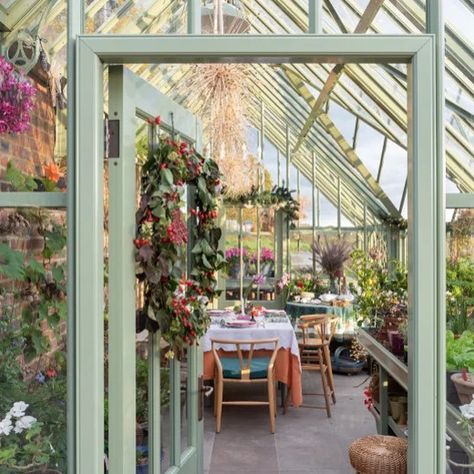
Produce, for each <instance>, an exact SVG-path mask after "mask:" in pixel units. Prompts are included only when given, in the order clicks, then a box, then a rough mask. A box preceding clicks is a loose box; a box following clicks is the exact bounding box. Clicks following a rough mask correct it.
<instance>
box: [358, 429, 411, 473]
mask: <svg viewBox="0 0 474 474" xmlns="http://www.w3.org/2000/svg"><path fill="white" fill-rule="evenodd" d="M407 451H408V443H407V441H406V440H404V439H401V438H396V437H394V436H381V435H374V436H364V437H363V438H359V439H356V440H355V441H354V442H353V443H352V444H351V445H350V447H349V459H350V461H351V466H352V467H353V468H354V469H355V470H356V472H357V473H359V474H406V473H407Z"/></svg>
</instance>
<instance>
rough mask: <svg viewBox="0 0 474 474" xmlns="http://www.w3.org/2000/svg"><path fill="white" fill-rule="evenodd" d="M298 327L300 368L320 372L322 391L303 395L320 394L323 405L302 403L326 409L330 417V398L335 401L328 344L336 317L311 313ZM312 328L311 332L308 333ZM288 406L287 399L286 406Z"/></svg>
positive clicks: (303, 317)
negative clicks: (300, 333)
mask: <svg viewBox="0 0 474 474" xmlns="http://www.w3.org/2000/svg"><path fill="white" fill-rule="evenodd" d="M300 321H301V322H300V324H299V325H298V327H299V328H300V329H301V331H302V337H301V338H300V339H299V340H298V347H299V351H300V359H301V369H302V370H304V371H317V372H320V374H321V382H322V388H323V393H322V394H321V393H307V392H306V393H305V392H303V395H322V396H323V397H324V401H325V406H324V407H322V406H313V405H303V407H308V408H321V409H326V414H327V416H328V418H330V417H331V398H332V401H333V403H336V392H335V387H334V377H333V374H332V364H331V354H330V351H329V344H330V342H331V340H332V337H333V336H334V334H335V332H336V328H337V321H338V318H334V317H331V316H329V315H327V314H312V315H306V316H302V317H301V318H300ZM310 329H313V331H314V332H313V333H312V334H311V333H310ZM287 406H288V399H287V401H286V407H287Z"/></svg>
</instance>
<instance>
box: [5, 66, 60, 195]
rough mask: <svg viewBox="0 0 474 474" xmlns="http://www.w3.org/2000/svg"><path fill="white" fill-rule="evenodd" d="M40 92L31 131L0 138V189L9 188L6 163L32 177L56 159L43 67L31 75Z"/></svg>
mask: <svg viewBox="0 0 474 474" xmlns="http://www.w3.org/2000/svg"><path fill="white" fill-rule="evenodd" d="M30 80H31V82H32V83H33V84H34V85H35V87H36V89H37V93H36V98H35V106H34V108H33V110H32V112H31V124H30V128H29V130H27V131H26V132H24V133H21V134H18V135H7V134H2V135H0V190H1V191H4V190H7V189H8V186H7V185H6V183H5V181H4V180H3V176H4V173H5V169H6V166H7V163H8V162H9V161H13V162H14V163H15V166H16V167H17V168H19V169H20V170H22V171H24V172H26V173H29V174H32V175H33V176H43V174H44V173H43V166H44V164H46V163H51V162H52V161H53V159H54V144H55V120H56V115H55V111H54V108H53V103H52V99H51V94H50V90H49V86H48V77H47V75H46V73H45V72H44V71H43V70H42V69H41V67H40V66H36V67H35V68H34V69H33V71H32V72H31V73H30Z"/></svg>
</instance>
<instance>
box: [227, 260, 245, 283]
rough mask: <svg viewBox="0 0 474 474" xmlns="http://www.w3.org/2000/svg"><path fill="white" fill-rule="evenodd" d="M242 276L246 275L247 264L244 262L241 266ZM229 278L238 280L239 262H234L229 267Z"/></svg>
mask: <svg viewBox="0 0 474 474" xmlns="http://www.w3.org/2000/svg"><path fill="white" fill-rule="evenodd" d="M242 269H243V272H244V275H245V274H246V273H247V263H246V262H244V264H243V266H242ZM229 277H230V278H232V279H235V280H237V279H238V278H240V262H235V263H233V264H232V265H231V266H230V267H229Z"/></svg>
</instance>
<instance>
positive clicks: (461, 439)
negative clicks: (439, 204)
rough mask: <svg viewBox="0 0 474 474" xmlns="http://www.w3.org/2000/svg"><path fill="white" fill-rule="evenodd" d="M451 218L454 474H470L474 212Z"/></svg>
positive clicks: (473, 457) (451, 213)
mask: <svg viewBox="0 0 474 474" xmlns="http://www.w3.org/2000/svg"><path fill="white" fill-rule="evenodd" d="M446 217H447V225H446V241H447V249H446V250H447V252H446V253H447V255H446V256H447V261H446V284H447V293H446V329H447V336H446V338H447V340H446V383H447V393H446V398H447V420H446V421H447V436H448V438H447V446H448V451H447V458H448V466H449V469H451V471H449V472H452V473H453V474H464V473H466V472H472V469H473V468H474V464H473V462H474V424H473V421H472V419H469V416H470V415H469V414H470V413H472V410H474V401H473V395H474V378H473V374H472V372H474V359H473V354H474V250H473V249H474V209H473V208H471V209H454V210H452V209H449V210H448V211H447V216H446ZM463 414H464V415H465V416H464V417H463Z"/></svg>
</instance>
